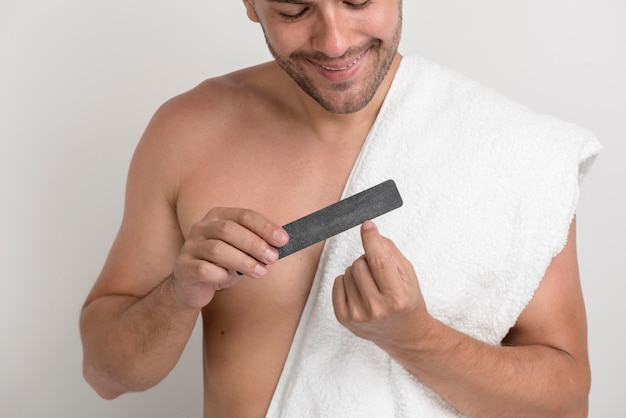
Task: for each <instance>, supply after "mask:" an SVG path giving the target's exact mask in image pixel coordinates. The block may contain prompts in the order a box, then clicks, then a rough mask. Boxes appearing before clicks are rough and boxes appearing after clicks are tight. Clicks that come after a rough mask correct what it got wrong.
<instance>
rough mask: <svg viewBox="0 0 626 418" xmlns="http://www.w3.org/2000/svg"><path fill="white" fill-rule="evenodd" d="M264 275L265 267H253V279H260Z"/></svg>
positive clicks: (261, 265)
mask: <svg viewBox="0 0 626 418" xmlns="http://www.w3.org/2000/svg"><path fill="white" fill-rule="evenodd" d="M265 273H267V267H265V266H264V265H263V264H257V265H256V267H254V273H253V274H254V277H256V278H261V277H263V276H265Z"/></svg>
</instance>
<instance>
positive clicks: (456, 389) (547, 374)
mask: <svg viewBox="0 0 626 418" xmlns="http://www.w3.org/2000/svg"><path fill="white" fill-rule="evenodd" d="M430 336H431V337H430V338H428V339H424V340H423V341H413V342H410V343H409V344H405V345H404V346H403V347H399V346H395V347H389V346H386V347H385V346H383V348H384V349H385V350H387V351H388V352H389V353H390V354H391V355H392V356H394V357H395V358H396V359H397V360H399V361H400V362H401V363H402V364H403V365H404V366H405V367H406V368H407V369H408V370H409V371H410V372H411V373H413V374H414V375H415V376H417V377H418V378H419V379H420V380H421V381H422V382H423V383H424V384H426V385H427V386H429V387H431V388H432V389H433V390H435V391H436V392H438V393H439V394H440V395H441V396H442V397H443V398H444V399H445V400H446V401H447V402H449V403H450V404H451V405H453V406H455V407H456V408H457V409H458V410H459V411H460V412H461V413H463V414H465V415H467V416H469V417H508V416H515V417H527V416H528V417H543V416H545V417H559V416H568V417H571V416H581V417H584V416H587V399H588V392H589V371H588V365H587V364H586V363H585V361H586V360H585V359H575V358H573V357H572V356H570V355H569V354H568V353H565V352H563V351H560V350H558V349H555V348H551V347H547V346H542V345H528V346H516V347H503V346H490V345H488V344H484V343H482V342H479V341H477V340H474V339H472V338H470V337H468V336H466V335H464V334H462V333H459V332H457V331H455V330H453V329H451V328H449V327H447V326H445V325H444V324H442V323H440V322H439V321H435V322H434V325H433V329H432V332H431V333H430ZM581 363H582V364H581Z"/></svg>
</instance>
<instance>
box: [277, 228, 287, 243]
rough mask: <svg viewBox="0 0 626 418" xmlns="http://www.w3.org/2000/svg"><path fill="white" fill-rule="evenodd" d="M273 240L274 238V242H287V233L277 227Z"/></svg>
mask: <svg viewBox="0 0 626 418" xmlns="http://www.w3.org/2000/svg"><path fill="white" fill-rule="evenodd" d="M273 237H274V240H276V242H280V243H283V242H287V240H288V239H289V235H287V233H286V232H285V231H284V230H283V229H277V230H276V231H274V235H273Z"/></svg>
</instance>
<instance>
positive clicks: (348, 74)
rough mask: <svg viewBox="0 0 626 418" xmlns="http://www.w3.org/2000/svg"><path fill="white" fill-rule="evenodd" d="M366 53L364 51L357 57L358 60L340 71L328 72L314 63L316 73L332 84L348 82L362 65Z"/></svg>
mask: <svg viewBox="0 0 626 418" xmlns="http://www.w3.org/2000/svg"><path fill="white" fill-rule="evenodd" d="M366 54H367V51H364V52H363V53H362V54H361V55H359V57H358V59H357V60H356V61H354V62H353V63H352V64H351V65H349V66H347V67H346V68H343V69H341V70H328V69H326V68H324V67H322V66H321V65H320V64H318V63H314V64H315V67H316V69H317V71H318V72H319V73H320V74H322V75H323V76H324V77H325V78H326V79H328V80H329V81H331V82H334V83H340V82H345V81H348V80H350V79H351V78H352V77H354V75H355V74H356V73H357V72H358V71H359V68H360V67H361V64H362V63H363V59H364V58H365V55H366Z"/></svg>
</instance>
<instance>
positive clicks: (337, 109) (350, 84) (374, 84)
mask: <svg viewBox="0 0 626 418" xmlns="http://www.w3.org/2000/svg"><path fill="white" fill-rule="evenodd" d="M401 22H402V15H401V14H400V18H399V23H398V26H397V28H396V31H395V33H394V36H393V38H392V39H391V40H390V41H389V43H385V42H384V41H382V40H380V39H375V38H372V39H370V40H369V41H368V42H366V43H365V44H364V45H361V46H357V47H350V48H349V49H348V50H347V51H346V52H345V53H344V54H343V56H342V58H340V59H339V60H342V59H345V58H347V57H349V58H352V59H356V58H357V57H359V56H360V55H361V54H364V53H366V51H367V54H368V55H370V56H374V57H375V60H374V62H373V64H372V65H371V66H370V68H367V69H364V70H365V74H364V75H365V82H364V85H362V86H360V85H357V83H356V82H354V81H347V82H340V83H332V84H330V86H329V88H327V89H325V90H322V89H321V88H320V86H318V84H317V83H316V82H315V81H314V80H313V79H312V78H311V77H309V76H307V71H306V70H307V69H310V67H311V61H312V62H315V63H322V64H323V63H324V62H331V59H330V58H329V57H327V56H326V55H325V54H323V53H320V52H317V53H307V52H305V51H295V52H293V53H291V54H290V55H289V58H288V59H285V58H282V57H281V56H280V55H279V54H278V53H277V52H276V50H275V49H274V48H273V47H272V45H271V43H270V42H269V41H268V39H267V36H266V37H265V42H266V43H267V47H268V49H269V51H270V53H271V54H272V56H273V57H274V60H275V61H276V63H277V64H278V65H279V66H280V67H281V68H282V69H283V70H284V71H285V72H286V73H287V74H288V75H289V76H290V77H291V78H292V79H293V80H294V81H295V82H296V84H297V85H298V86H299V87H300V88H301V89H302V90H303V91H304V92H305V93H307V94H308V95H309V96H310V97H312V98H313V99H314V100H315V101H316V102H317V103H318V104H319V105H320V106H322V108H324V109H325V110H326V111H328V112H331V113H336V114H349V113H355V112H358V111H359V110H361V109H363V108H364V107H365V106H367V105H368V104H369V103H370V101H371V100H372V98H373V97H374V95H375V94H376V92H377V91H378V88H379V87H380V85H381V84H382V82H383V80H384V79H385V77H386V75H387V73H388V72H389V69H390V68H391V64H392V63H393V59H394V57H395V55H396V52H397V50H398V45H399V43H400V33H401V30H402V24H401ZM344 57H345V58H344ZM351 90H353V91H351Z"/></svg>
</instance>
